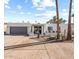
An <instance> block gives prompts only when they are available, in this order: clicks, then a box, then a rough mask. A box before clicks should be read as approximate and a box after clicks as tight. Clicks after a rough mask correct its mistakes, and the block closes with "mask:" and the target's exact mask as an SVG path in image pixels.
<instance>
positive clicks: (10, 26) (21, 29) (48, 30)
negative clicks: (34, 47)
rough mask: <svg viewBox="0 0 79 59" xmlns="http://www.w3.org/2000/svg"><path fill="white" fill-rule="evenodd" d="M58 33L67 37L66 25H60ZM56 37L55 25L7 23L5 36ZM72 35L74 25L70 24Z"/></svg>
mask: <svg viewBox="0 0 79 59" xmlns="http://www.w3.org/2000/svg"><path fill="white" fill-rule="evenodd" d="M59 26H60V31H61V32H60V33H62V34H64V33H65V35H67V27H68V24H63V23H62V24H60V25H59ZM38 28H39V33H40V34H41V35H43V34H44V35H56V34H57V25H56V24H30V23H7V31H6V34H9V35H27V34H28V35H36V34H37V33H38ZM71 28H72V33H74V24H71Z"/></svg>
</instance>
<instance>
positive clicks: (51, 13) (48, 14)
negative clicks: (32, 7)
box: [35, 11, 56, 19]
mask: <svg viewBox="0 0 79 59" xmlns="http://www.w3.org/2000/svg"><path fill="white" fill-rule="evenodd" d="M55 15H56V12H55V11H46V12H45V13H40V14H35V16H36V17H42V18H45V19H50V18H52V17H53V16H55Z"/></svg>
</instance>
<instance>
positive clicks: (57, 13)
mask: <svg viewBox="0 0 79 59" xmlns="http://www.w3.org/2000/svg"><path fill="white" fill-rule="evenodd" d="M56 16H57V39H60V27H59V12H58V0H56Z"/></svg>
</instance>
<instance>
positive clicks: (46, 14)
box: [4, 0, 74, 23]
mask: <svg viewBox="0 0 79 59" xmlns="http://www.w3.org/2000/svg"><path fill="white" fill-rule="evenodd" d="M58 3H59V16H60V18H61V17H62V18H64V19H66V20H68V12H69V0H58ZM4 4H5V6H4V7H5V20H4V21H5V22H22V21H24V22H28V21H29V22H30V23H35V22H39V23H45V22H46V21H48V20H49V19H51V18H53V16H55V15H56V5H55V0H4ZM72 13H74V1H73V3H72Z"/></svg>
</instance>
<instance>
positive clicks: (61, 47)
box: [4, 36, 74, 59]
mask: <svg viewBox="0 0 79 59" xmlns="http://www.w3.org/2000/svg"><path fill="white" fill-rule="evenodd" d="M11 38H12V39H11ZM15 38H17V40H15ZM9 40H10V41H11V42H10V41H9ZM18 40H19V41H18ZM26 40H27V41H26ZM5 42H6V44H7V45H13V44H12V43H15V42H16V44H21V43H22V44H23V42H24V44H25V43H26V42H27V43H31V42H34V41H33V40H28V37H27V39H26V37H23V36H19V37H18V36H16V37H15V36H5ZM17 42H18V43H17ZM16 44H14V45H16ZM5 46H6V45H5ZM73 49H74V45H73V42H58V43H56V42H55V43H48V44H40V45H33V46H28V47H21V48H15V49H9V50H5V53H4V57H5V59H74V51H73Z"/></svg>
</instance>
